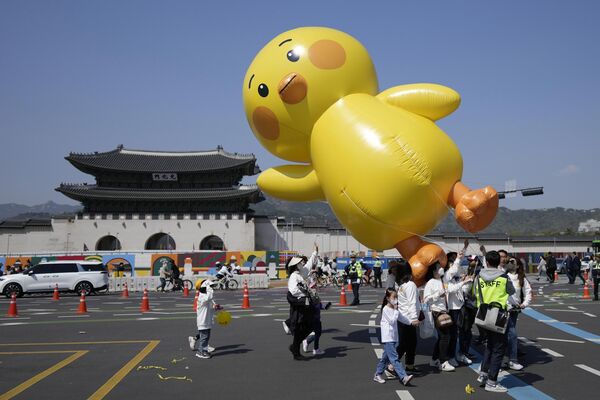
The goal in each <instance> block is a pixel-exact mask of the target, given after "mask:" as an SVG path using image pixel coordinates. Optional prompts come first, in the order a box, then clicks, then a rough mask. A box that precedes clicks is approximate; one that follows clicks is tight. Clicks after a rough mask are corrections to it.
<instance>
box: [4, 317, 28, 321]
mask: <svg viewBox="0 0 600 400" xmlns="http://www.w3.org/2000/svg"><path fill="white" fill-rule="evenodd" d="M15 318H16V319H18V320H22V319H29V317H10V318H0V321H14V320H15Z"/></svg>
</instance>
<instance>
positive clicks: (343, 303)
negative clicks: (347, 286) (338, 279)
mask: <svg viewBox="0 0 600 400" xmlns="http://www.w3.org/2000/svg"><path fill="white" fill-rule="evenodd" d="M347 305H348V301H347V300H346V290H344V285H342V291H341V292H340V306H347Z"/></svg>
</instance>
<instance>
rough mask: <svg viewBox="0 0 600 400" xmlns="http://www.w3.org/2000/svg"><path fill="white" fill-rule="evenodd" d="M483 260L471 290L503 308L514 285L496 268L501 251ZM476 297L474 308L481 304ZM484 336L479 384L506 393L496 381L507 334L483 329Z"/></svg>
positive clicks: (492, 253)
mask: <svg viewBox="0 0 600 400" xmlns="http://www.w3.org/2000/svg"><path fill="white" fill-rule="evenodd" d="M485 261H486V267H485V268H484V269H482V270H481V272H480V273H479V275H478V276H477V277H476V279H475V281H474V283H473V291H474V292H475V291H477V292H480V293H481V297H482V298H483V303H485V304H492V303H496V304H497V305H498V306H499V307H502V308H503V309H505V310H506V309H507V306H508V297H509V296H511V295H513V294H514V293H515V288H514V286H513V284H512V282H511V280H510V279H509V278H508V276H507V274H506V272H504V271H503V270H499V269H498V265H500V254H499V253H498V252H497V251H489V252H488V253H487V254H486V255H485ZM475 298H476V299H477V307H479V305H480V304H481V300H480V296H479V293H477V296H475ZM486 337H487V343H486V348H485V354H484V356H483V361H482V362H481V372H480V373H479V377H478V378H477V382H479V384H480V385H481V386H485V390H486V391H488V392H496V393H504V392H507V391H508V389H506V388H505V387H504V386H502V385H500V384H499V383H497V381H498V373H499V372H500V365H501V363H502V358H503V357H504V353H505V352H506V333H498V332H494V331H490V330H486Z"/></svg>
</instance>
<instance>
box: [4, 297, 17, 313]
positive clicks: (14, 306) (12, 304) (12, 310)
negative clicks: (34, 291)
mask: <svg viewBox="0 0 600 400" xmlns="http://www.w3.org/2000/svg"><path fill="white" fill-rule="evenodd" d="M6 316H7V317H18V316H19V313H18V312H17V295H16V294H15V293H13V294H12V296H10V305H9V306H8V314H6Z"/></svg>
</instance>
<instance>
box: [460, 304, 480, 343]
mask: <svg viewBox="0 0 600 400" xmlns="http://www.w3.org/2000/svg"><path fill="white" fill-rule="evenodd" d="M461 312H462V318H461V323H460V324H459V327H458V329H459V330H458V343H459V348H460V352H461V353H462V354H468V353H469V348H470V347H471V340H472V339H473V332H472V329H473V324H474V323H475V315H476V314H477V310H476V309H474V308H469V307H467V306H464V307H463V308H462V310H461Z"/></svg>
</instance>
